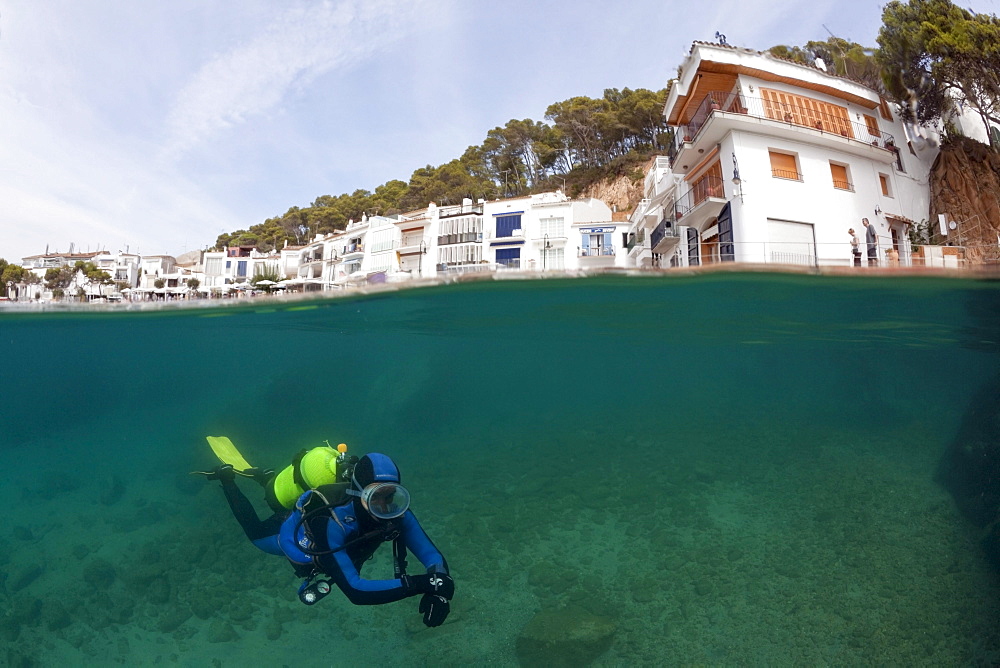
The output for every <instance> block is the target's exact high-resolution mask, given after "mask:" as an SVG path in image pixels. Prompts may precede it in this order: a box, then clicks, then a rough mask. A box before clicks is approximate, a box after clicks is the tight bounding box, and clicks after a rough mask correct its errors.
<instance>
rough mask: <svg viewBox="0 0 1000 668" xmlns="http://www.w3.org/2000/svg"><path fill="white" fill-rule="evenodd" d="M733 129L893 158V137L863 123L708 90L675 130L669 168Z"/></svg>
mask: <svg viewBox="0 0 1000 668" xmlns="http://www.w3.org/2000/svg"><path fill="white" fill-rule="evenodd" d="M734 130H745V131H753V132H757V133H761V134H766V135H768V136H772V137H779V138H782V139H794V140H796V141H808V142H811V143H813V144H818V145H821V146H829V147H830V148H835V149H837V150H840V151H845V152H847V153H852V154H854V155H859V156H862V157H868V158H871V159H874V160H878V161H880V162H884V163H886V164H890V163H894V162H896V145H895V139H894V138H893V136H892V135H891V134H889V133H888V132H882V131H878V130H876V131H874V132H873V131H872V129H871V128H869V127H868V125H867V123H861V122H857V121H852V120H850V118H849V117H846V118H845V117H843V116H835V115H832V114H827V113H821V112H819V111H817V110H814V109H806V108H804V107H800V106H798V105H788V104H779V103H777V102H773V101H771V100H765V99H763V98H760V97H752V96H748V95H742V94H736V93H728V92H722V91H713V92H710V93H707V94H706V95H705V99H704V100H702V102H701V104H700V105H698V108H697V109H696V110H695V112H694V114H692V116H691V121H690V122H689V123H688V124H687V125H680V126H678V127H677V128H676V130H675V132H674V143H673V145H672V146H671V147H670V150H669V151H668V156H669V157H670V161H671V162H670V164H671V166H672V167H673V168H674V171H679V172H684V171H686V170H687V168H688V166H689V165H690V164H694V163H695V162H697V161H698V158H697V157H695V156H698V155H699V154H698V153H697V152H696V148H697V147H698V146H700V147H701V148H702V149H704V148H705V147H708V146H713V145H715V144H717V143H719V141H720V140H721V139H722V137H723V136H725V134H726V133H728V132H730V131H734Z"/></svg>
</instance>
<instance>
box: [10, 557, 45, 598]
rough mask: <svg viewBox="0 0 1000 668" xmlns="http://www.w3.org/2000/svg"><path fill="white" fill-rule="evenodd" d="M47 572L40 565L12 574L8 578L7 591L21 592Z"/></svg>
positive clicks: (33, 565) (27, 567)
mask: <svg viewBox="0 0 1000 668" xmlns="http://www.w3.org/2000/svg"><path fill="white" fill-rule="evenodd" d="M44 572H45V569H44V568H42V566H41V565H40V564H32V565H30V566H26V567H24V568H22V569H20V570H17V571H14V572H13V573H11V575H10V577H9V578H7V591H9V592H10V593H12V594H13V593H14V592H19V591H21V590H22V589H24V588H25V587H27V586H28V585H30V584H31V583H32V582H34V581H35V580H37V579H38V577H39V576H40V575H41V574H42V573H44Z"/></svg>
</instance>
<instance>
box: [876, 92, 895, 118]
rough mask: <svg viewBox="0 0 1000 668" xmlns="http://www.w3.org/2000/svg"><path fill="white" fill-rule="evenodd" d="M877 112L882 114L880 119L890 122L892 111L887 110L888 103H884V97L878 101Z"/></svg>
mask: <svg viewBox="0 0 1000 668" xmlns="http://www.w3.org/2000/svg"><path fill="white" fill-rule="evenodd" d="M878 111H879V113H880V114H882V118H884V119H885V120H887V121H891V120H892V111H891V110H890V109H889V103H888V102H886V100H885V98H884V97H880V98H879V99H878Z"/></svg>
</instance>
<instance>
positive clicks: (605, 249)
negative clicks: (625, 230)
mask: <svg viewBox="0 0 1000 668" xmlns="http://www.w3.org/2000/svg"><path fill="white" fill-rule="evenodd" d="M578 251H579V255H578V257H601V256H608V255H614V254H615V249H614V247H613V246H593V247H590V248H583V247H580V248H579V249H578Z"/></svg>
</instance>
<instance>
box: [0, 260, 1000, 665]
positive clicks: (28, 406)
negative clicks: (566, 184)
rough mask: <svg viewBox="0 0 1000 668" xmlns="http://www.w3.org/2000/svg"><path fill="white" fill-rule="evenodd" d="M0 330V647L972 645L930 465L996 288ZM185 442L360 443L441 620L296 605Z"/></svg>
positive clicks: (596, 297)
mask: <svg viewBox="0 0 1000 668" xmlns="http://www.w3.org/2000/svg"><path fill="white" fill-rule="evenodd" d="M0 342H2V343H3V345H4V355H3V361H2V369H3V379H4V391H3V397H2V405H0V465H2V467H3V471H4V477H3V479H4V484H3V485H2V487H0V500H2V502H3V503H4V505H5V507H6V509H7V512H6V513H4V515H3V517H2V518H0V536H3V540H2V541H0V572H2V573H3V575H2V586H0V604H2V605H0V610H3V611H4V612H3V616H2V618H0V648H2V650H0V663H4V662H5V661H6V663H7V664H8V665H23V666H30V665H43V666H46V665H85V664H96V663H100V664H122V665H151V664H157V663H169V664H175V663H176V664H181V665H191V666H201V665H245V664H247V663H250V662H253V663H272V664H275V665H284V664H287V665H346V664H350V663H359V662H361V661H371V660H372V659H374V660H377V661H386V660H389V661H394V662H397V663H399V664H400V665H428V666H430V665H468V664H491V665H517V663H518V655H517V652H516V641H517V637H518V635H519V633H520V632H521V631H522V629H523V628H524V627H525V625H526V624H528V622H529V620H531V618H532V617H533V616H534V615H535V614H536V613H537V612H538V611H539V610H543V609H561V608H566V607H572V608H579V609H583V610H586V611H588V612H590V613H591V614H594V615H598V616H603V617H607V618H610V619H612V620H613V621H614V623H615V624H616V631H615V634H614V637H613V640H612V642H611V646H610V649H608V650H607V651H606V652H605V653H603V654H602V655H601V656H600V657H599V658H597V659H596V661H595V665H602V666H615V665H763V664H767V665H787V664H810V665H829V664H836V665H856V664H893V665H898V664H912V665H990V664H996V663H1000V630H998V629H1000V624H998V623H997V622H998V620H1000V614H998V613H1000V578H998V576H997V574H996V573H994V572H991V571H990V570H989V568H988V567H987V565H986V564H985V562H984V559H983V557H982V554H981V553H980V551H979V547H978V545H977V540H978V534H977V531H976V530H975V529H974V528H972V527H971V526H969V525H968V524H967V523H966V522H965V520H964V519H962V517H961V516H960V515H959V514H958V512H957V510H956V509H955V506H954V503H953V502H952V500H951V497H950V496H949V495H948V493H947V492H946V491H945V490H944V489H943V488H942V487H941V486H940V485H938V484H937V483H936V482H935V481H934V473H935V468H936V466H937V464H938V461H939V459H940V457H941V456H942V454H943V453H944V451H945V448H946V447H947V446H948V445H949V443H950V442H951V440H952V439H953V438H954V436H955V433H956V432H957V431H958V428H959V425H960V424H961V421H962V419H963V416H964V415H965V413H966V411H967V409H968V407H969V404H970V401H971V400H972V398H973V396H974V395H975V394H976V392H977V391H978V390H979V389H980V388H982V387H983V386H984V385H986V384H987V383H989V382H990V381H992V380H995V379H996V377H997V375H998V373H1000V354H998V353H1000V283H997V282H990V281H976V280H956V279H934V278H881V277H857V278H851V277H819V276H788V275H777V274H740V273H733V274H725V273H723V274H709V275H703V276H666V277H664V276H661V277H623V276H605V277H597V278H587V279H572V280H571V279H565V280H563V279H556V280H551V279H549V280H534V281H515V280H510V281H481V282H472V283H461V284H453V285H447V286H440V287H431V288H419V289H411V290H405V291H399V292H385V293H379V294H374V295H368V296H359V297H351V298H341V299H327V300H315V301H296V302H282V301H277V300H258V301H254V302H252V303H250V304H249V305H239V306H236V307H230V308H196V309H189V310H170V309H165V310H158V311H125V310H112V311H106V312H80V311H73V312H53V311H45V312H27V311H6V312H0ZM206 435H227V436H229V437H231V438H232V440H233V442H234V443H236V444H237V445H238V446H239V447H240V449H241V450H242V452H243V454H244V455H245V456H246V457H247V459H248V460H250V461H251V462H252V463H255V464H261V465H264V466H269V467H275V468H277V467H281V466H283V465H285V464H286V463H287V462H288V461H289V460H290V458H291V456H292V455H293V454H294V453H295V452H296V451H298V450H299V449H301V448H304V447H313V446H315V445H320V444H322V442H323V441H324V439H329V441H330V442H331V443H337V442H346V443H348V445H349V446H350V448H351V451H352V452H354V453H355V454H361V453H364V452H371V451H379V452H385V453H387V454H389V455H390V456H392V457H393V458H394V459H395V460H396V461H397V463H398V464H399V466H400V468H401V470H402V473H403V478H404V483H405V484H406V486H407V487H408V488H409V489H410V491H411V493H412V495H413V505H412V507H413V509H414V512H415V513H416V514H417V516H418V518H420V520H421V522H422V523H423V525H424V528H425V529H426V530H427V532H428V534H429V535H430V536H431V538H432V539H433V540H434V541H435V543H436V544H437V545H438V547H439V548H440V549H441V551H442V552H443V553H444V554H445V556H446V557H447V559H448V561H449V564H450V566H451V569H452V572H453V574H454V576H455V580H456V588H457V593H456V598H455V601H454V604H453V612H452V617H451V618H450V619H449V622H448V623H447V624H445V625H444V626H442V627H440V628H438V629H425V628H423V626H422V624H421V623H420V621H419V616H418V614H417V611H416V606H417V603H416V599H409V600H405V601H401V602H399V603H395V604H390V605H386V606H378V607H374V608H361V607H355V606H352V605H351V604H350V603H348V602H347V600H346V599H344V598H343V597H342V596H341V595H340V594H339V593H338V592H334V594H333V595H331V596H330V597H328V598H327V599H325V600H323V601H322V602H321V603H320V604H319V605H317V606H315V607H312V608H307V607H305V606H303V605H301V604H300V603H299V602H298V599H297V598H296V589H297V586H298V582H299V581H298V580H297V579H295V578H294V577H293V575H292V573H291V569H290V568H289V567H288V566H287V564H285V563H283V562H282V561H281V560H280V559H279V558H277V557H271V556H268V555H265V554H263V553H261V552H258V551H257V550H256V549H255V548H253V547H252V546H251V545H249V543H247V542H246V540H245V538H244V537H243V535H242V532H241V531H240V529H239V527H238V525H237V524H236V522H235V521H234V520H233V519H232V518H231V515H230V513H229V510H228V507H227V506H226V503H225V501H224V499H223V497H222V494H221V492H220V491H219V489H218V487H217V484H216V483H210V482H207V481H205V480H203V479H201V478H199V477H194V476H190V475H188V472H189V471H192V470H197V469H204V468H206V467H210V466H213V465H214V462H213V458H212V455H211V451H210V450H209V448H208V447H207V444H206V442H205V438H204V437H205V436H206ZM247 490H248V493H252V490H251V489H250V488H249V487H248V488H247ZM383 551H384V552H385V551H388V549H384V550H383ZM411 569H419V564H416V562H415V560H413V559H411ZM390 573H391V565H390V563H389V560H388V558H387V555H381V556H379V557H377V558H376V559H375V560H373V562H371V563H370V564H369V565H368V566H367V567H366V570H365V574H371V576H374V577H389V576H390ZM522 658H523V657H522Z"/></svg>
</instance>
